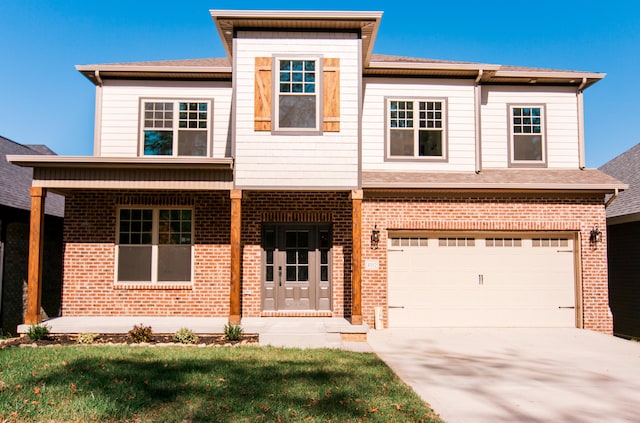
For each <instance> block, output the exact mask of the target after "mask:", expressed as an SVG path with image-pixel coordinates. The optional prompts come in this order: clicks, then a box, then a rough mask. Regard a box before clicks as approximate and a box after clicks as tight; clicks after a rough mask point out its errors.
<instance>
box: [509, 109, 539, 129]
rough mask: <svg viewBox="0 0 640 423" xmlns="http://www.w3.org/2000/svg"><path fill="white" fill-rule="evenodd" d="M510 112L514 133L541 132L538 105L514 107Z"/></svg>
mask: <svg viewBox="0 0 640 423" xmlns="http://www.w3.org/2000/svg"><path fill="white" fill-rule="evenodd" d="M512 113H513V133H514V134H540V133H542V120H541V108H540V107H514V108H513V112H512Z"/></svg>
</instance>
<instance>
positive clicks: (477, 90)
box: [473, 69, 484, 173]
mask: <svg viewBox="0 0 640 423" xmlns="http://www.w3.org/2000/svg"><path fill="white" fill-rule="evenodd" d="M483 73H484V71H483V70H482V69H479V70H478V76H477V77H476V79H475V81H473V95H474V99H475V141H476V173H480V172H481V171H482V153H481V150H480V149H481V142H482V136H481V131H482V125H481V124H480V119H481V117H482V115H481V110H480V108H481V107H482V86H481V85H480V80H481V79H482V74H483Z"/></svg>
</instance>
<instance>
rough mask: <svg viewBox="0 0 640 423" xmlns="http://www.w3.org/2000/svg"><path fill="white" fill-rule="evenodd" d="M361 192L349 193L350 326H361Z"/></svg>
mask: <svg viewBox="0 0 640 423" xmlns="http://www.w3.org/2000/svg"><path fill="white" fill-rule="evenodd" d="M362 197H363V194H362V190H354V191H351V235H352V241H351V245H352V247H351V324H352V325H361V324H362Z"/></svg>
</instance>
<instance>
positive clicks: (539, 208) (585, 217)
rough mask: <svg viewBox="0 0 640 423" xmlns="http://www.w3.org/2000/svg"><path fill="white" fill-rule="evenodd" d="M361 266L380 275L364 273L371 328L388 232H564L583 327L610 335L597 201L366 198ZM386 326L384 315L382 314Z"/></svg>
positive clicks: (382, 287) (601, 212)
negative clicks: (575, 260) (592, 238)
mask: <svg viewBox="0 0 640 423" xmlns="http://www.w3.org/2000/svg"><path fill="white" fill-rule="evenodd" d="M362 219H363V222H362V233H363V240H362V242H363V249H362V251H363V260H367V259H373V260H378V261H379V263H380V266H379V270H366V269H364V270H363V277H362V281H363V283H362V286H363V292H362V301H363V304H362V306H363V310H362V311H363V316H364V318H365V321H366V322H367V323H368V324H369V325H372V324H373V315H374V307H376V306H382V308H383V310H386V305H387V296H386V295H387V286H386V277H387V253H386V245H387V244H386V243H387V233H388V230H402V229H404V230H425V231H467V232H469V231H527V232H533V231H544V232H550V231H563V232H573V233H576V234H578V235H579V239H580V242H579V244H580V245H579V248H580V253H581V257H580V260H579V263H580V266H581V277H579V278H578V279H579V280H581V291H582V295H583V299H582V316H581V317H582V321H583V327H584V328H586V329H591V330H595V331H598V332H603V333H611V332H612V318H611V313H610V312H609V304H608V299H607V289H608V286H607V263H606V260H607V254H606V251H607V248H606V235H605V234H603V237H602V238H603V239H602V243H599V244H598V245H596V246H594V245H591V244H590V242H589V234H590V231H591V229H592V228H593V226H594V225H598V227H599V228H601V229H602V228H604V227H605V220H606V219H605V209H604V204H603V198H602V196H598V195H578V194H574V195H571V196H567V195H563V196H560V195H551V194H549V195H541V194H538V195H522V194H520V195H508V194H503V195H501V194H471V193H467V194H425V195H415V196H411V197H407V196H406V195H400V194H396V195H393V194H387V195H383V194H370V193H367V192H365V199H364V202H363V218H362ZM374 225H377V227H378V229H380V230H381V232H380V243H379V248H378V249H372V248H370V240H369V236H370V234H371V230H372V229H373V227H374ZM384 318H385V325H386V319H387V316H386V312H385V316H384Z"/></svg>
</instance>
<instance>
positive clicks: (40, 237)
mask: <svg viewBox="0 0 640 423" xmlns="http://www.w3.org/2000/svg"><path fill="white" fill-rule="evenodd" d="M30 194H31V221H30V229H29V264H28V274H27V314H26V316H25V319H24V322H25V323H26V324H28V325H36V324H38V323H40V322H42V313H40V304H41V301H42V257H43V247H44V204H45V197H46V196H47V191H46V189H44V188H42V187H31V191H30Z"/></svg>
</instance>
